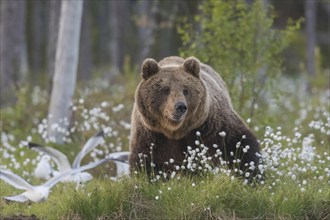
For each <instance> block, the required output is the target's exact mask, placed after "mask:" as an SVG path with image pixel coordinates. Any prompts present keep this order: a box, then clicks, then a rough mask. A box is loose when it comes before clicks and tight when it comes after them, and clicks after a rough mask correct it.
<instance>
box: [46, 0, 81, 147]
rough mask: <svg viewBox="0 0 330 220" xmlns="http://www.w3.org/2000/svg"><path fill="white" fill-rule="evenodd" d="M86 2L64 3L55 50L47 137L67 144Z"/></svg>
mask: <svg viewBox="0 0 330 220" xmlns="http://www.w3.org/2000/svg"><path fill="white" fill-rule="evenodd" d="M82 11H83V1H63V2H62V6H61V17H60V26H59V35H58V41H57V47H56V60H55V74H54V78H53V88H52V94H51V100H50V106H49V112H48V113H49V115H48V137H49V139H50V140H51V141H55V142H56V143H63V142H64V141H65V136H66V132H67V130H68V128H69V122H70V118H71V109H70V107H71V106H70V105H71V102H72V96H73V94H74V90H75V85H76V75H77V66H78V56H79V39H80V27H81V17H82ZM59 128H60V129H59Z"/></svg>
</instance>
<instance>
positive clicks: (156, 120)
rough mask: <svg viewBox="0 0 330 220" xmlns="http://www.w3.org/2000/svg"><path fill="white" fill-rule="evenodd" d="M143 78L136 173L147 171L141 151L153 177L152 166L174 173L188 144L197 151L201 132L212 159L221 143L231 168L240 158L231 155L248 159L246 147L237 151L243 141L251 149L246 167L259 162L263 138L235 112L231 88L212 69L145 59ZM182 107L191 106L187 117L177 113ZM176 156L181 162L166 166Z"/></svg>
mask: <svg viewBox="0 0 330 220" xmlns="http://www.w3.org/2000/svg"><path fill="white" fill-rule="evenodd" d="M141 74H142V81H141V82H140V84H139V85H138V87H137V89H136V93H135V103H134V107H133V112H132V129H131V142H130V150H131V156H130V159H129V162H130V165H131V167H132V169H133V170H136V169H138V170H139V168H141V164H140V157H139V153H142V154H145V155H147V156H146V158H144V159H145V160H146V162H147V164H146V166H147V167H146V168H147V171H148V173H149V171H150V169H151V167H150V162H153V163H154V164H155V169H156V171H159V170H162V171H166V170H173V169H174V167H173V165H181V164H182V161H183V160H184V158H185V154H184V152H186V151H187V146H191V147H197V146H196V145H195V144H194V142H195V140H196V131H199V132H200V133H201V138H202V140H203V143H204V144H205V145H206V146H208V147H209V154H210V155H211V156H212V155H214V153H215V150H216V149H214V148H212V145H213V144H217V145H219V146H220V149H222V150H223V151H224V152H226V153H227V155H225V157H226V158H227V159H228V161H229V163H230V164H231V163H232V160H233V159H234V157H232V156H230V151H233V152H236V153H237V154H239V155H243V153H242V149H240V150H238V152H237V150H236V148H235V146H236V143H237V142H239V141H240V142H241V146H242V147H244V146H246V145H249V146H250V150H249V151H248V152H247V153H246V154H244V156H243V158H242V161H243V163H242V165H241V168H242V169H244V164H245V163H249V162H251V161H253V162H255V164H256V165H257V164H258V163H259V158H258V157H257V156H256V155H255V153H256V152H258V153H259V144H258V142H257V139H256V137H255V136H254V135H253V133H252V132H251V131H250V130H249V129H248V128H247V126H246V125H245V123H244V122H243V120H242V119H241V118H240V117H239V116H238V115H237V113H236V112H235V111H234V109H233V107H232V104H231V100H230V97H229V94H228V89H227V87H226V84H225V83H224V81H223V80H222V78H221V77H220V76H219V74H218V73H216V72H215V71H214V70H213V69H212V68H211V67H209V66H208V65H205V64H203V63H200V62H199V61H198V60H197V59H196V58H193V57H190V58H187V59H185V60H184V59H183V58H180V57H167V58H165V59H163V60H161V61H160V62H159V63H157V62H156V61H155V60H153V59H147V60H145V61H144V63H143V65H142V73H141ZM177 103H181V104H182V105H185V106H186V107H187V111H186V112H185V113H184V114H183V116H181V114H179V113H177V110H176V105H177ZM178 114H179V116H177V115H178ZM178 118H179V119H178ZM174 119H175V120H174ZM176 119H178V120H176ZM222 131H225V132H226V134H227V135H226V136H225V138H223V137H221V136H220V135H219V132H222ZM242 135H245V136H246V139H242ZM152 144H153V147H152V150H150V146H151V145H152ZM150 153H152V155H151V154H150ZM236 156H238V155H236ZM171 158H172V159H174V161H175V163H173V164H172V165H171V166H169V165H166V162H167V161H169V159H171ZM256 173H257V171H255V172H254V174H253V175H256Z"/></svg>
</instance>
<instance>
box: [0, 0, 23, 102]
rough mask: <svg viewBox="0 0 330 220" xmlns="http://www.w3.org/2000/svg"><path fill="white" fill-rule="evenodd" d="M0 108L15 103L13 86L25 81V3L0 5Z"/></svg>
mask: <svg viewBox="0 0 330 220" xmlns="http://www.w3.org/2000/svg"><path fill="white" fill-rule="evenodd" d="M0 4H1V5H0V10H1V15H0V16H1V17H0V44H1V47H0V81H1V89H0V93H1V98H0V101H1V107H3V106H5V105H7V104H11V103H13V102H14V101H15V86H16V87H18V85H19V84H20V83H22V82H24V81H25V80H26V77H27V71H28V64H27V53H26V41H25V7H26V6H25V2H24V1H9V0H3V1H1V3H0Z"/></svg>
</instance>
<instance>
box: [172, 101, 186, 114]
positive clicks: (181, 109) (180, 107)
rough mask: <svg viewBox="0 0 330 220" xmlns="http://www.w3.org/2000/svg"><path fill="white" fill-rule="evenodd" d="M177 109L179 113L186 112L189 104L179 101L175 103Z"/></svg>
mask: <svg viewBox="0 0 330 220" xmlns="http://www.w3.org/2000/svg"><path fill="white" fill-rule="evenodd" d="M175 110H176V111H177V112H178V113H182V114H183V113H185V112H186V111H187V106H186V104H184V103H183V102H178V103H176V104H175Z"/></svg>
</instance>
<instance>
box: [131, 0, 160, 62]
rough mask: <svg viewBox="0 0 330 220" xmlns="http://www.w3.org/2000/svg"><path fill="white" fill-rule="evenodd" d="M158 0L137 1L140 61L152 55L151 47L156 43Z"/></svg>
mask: <svg viewBox="0 0 330 220" xmlns="http://www.w3.org/2000/svg"><path fill="white" fill-rule="evenodd" d="M158 4H159V2H158V0H155V1H139V2H137V20H136V22H137V26H138V39H139V44H140V47H139V48H140V51H139V56H138V63H139V64H141V63H142V62H143V60H144V59H145V58H147V57H149V56H150V51H151V47H152V46H153V44H154V41H155V38H154V32H155V29H156V14H157V10H158Z"/></svg>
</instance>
